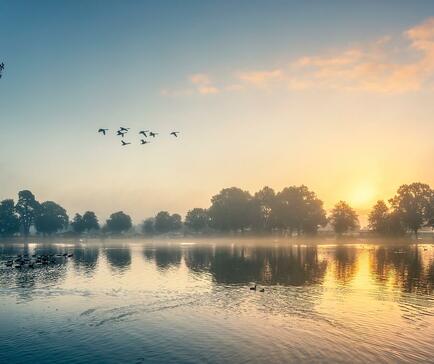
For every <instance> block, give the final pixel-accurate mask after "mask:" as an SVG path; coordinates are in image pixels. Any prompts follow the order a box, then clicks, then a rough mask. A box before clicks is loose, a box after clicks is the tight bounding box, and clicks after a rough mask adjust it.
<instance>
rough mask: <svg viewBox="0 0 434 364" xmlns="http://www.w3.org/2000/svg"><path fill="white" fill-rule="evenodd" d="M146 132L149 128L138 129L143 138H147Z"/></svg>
mask: <svg viewBox="0 0 434 364" xmlns="http://www.w3.org/2000/svg"><path fill="white" fill-rule="evenodd" d="M148 132H149V130H140V131H139V134H142V135H143V136H144V137H145V138H147V137H148V134H146V133H148Z"/></svg>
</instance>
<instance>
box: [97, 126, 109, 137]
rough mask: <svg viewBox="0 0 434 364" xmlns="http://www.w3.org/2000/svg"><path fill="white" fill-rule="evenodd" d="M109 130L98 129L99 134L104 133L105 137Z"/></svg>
mask: <svg viewBox="0 0 434 364" xmlns="http://www.w3.org/2000/svg"><path fill="white" fill-rule="evenodd" d="M107 130H108V129H103V128H101V129H98V133H103V135H105V133H106V132H107Z"/></svg>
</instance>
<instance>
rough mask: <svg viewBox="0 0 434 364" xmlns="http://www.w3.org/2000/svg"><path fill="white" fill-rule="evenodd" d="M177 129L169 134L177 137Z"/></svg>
mask: <svg viewBox="0 0 434 364" xmlns="http://www.w3.org/2000/svg"><path fill="white" fill-rule="evenodd" d="M178 134H179V131H172V132H171V133H170V135H173V136H174V137H175V138H178Z"/></svg>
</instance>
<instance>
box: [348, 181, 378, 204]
mask: <svg viewBox="0 0 434 364" xmlns="http://www.w3.org/2000/svg"><path fill="white" fill-rule="evenodd" d="M376 195H377V191H376V189H375V186H374V185H373V184H372V183H369V182H363V183H360V184H358V185H357V186H356V187H355V188H354V189H353V190H352V192H351V193H350V198H349V200H350V203H351V204H352V205H353V206H355V207H369V206H370V205H372V204H373V203H374V201H375V197H376Z"/></svg>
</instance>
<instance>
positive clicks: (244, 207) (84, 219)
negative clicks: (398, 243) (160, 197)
mask: <svg viewBox="0 0 434 364" xmlns="http://www.w3.org/2000/svg"><path fill="white" fill-rule="evenodd" d="M327 225H330V227H331V228H333V230H334V231H335V232H336V233H337V234H344V233H348V232H351V231H355V230H357V229H358V228H359V220H358V215H357V213H356V211H355V210H354V209H353V208H352V207H351V206H350V205H349V204H348V203H346V202H345V201H339V202H338V203H337V204H336V205H335V206H334V207H333V209H332V210H331V211H330V213H329V214H328V215H327V213H326V211H325V209H324V207H323V202H322V201H321V200H320V199H319V198H318V197H317V196H316V194H315V192H313V191H311V190H309V188H308V187H306V186H304V185H302V186H290V187H286V188H284V189H283V190H282V191H280V192H277V193H276V192H275V191H274V190H273V189H272V188H270V187H264V188H262V189H261V190H260V191H258V192H256V193H255V194H253V195H252V194H250V193H249V192H248V191H244V190H242V189H240V188H237V187H231V188H225V189H223V190H221V191H220V192H219V193H218V194H216V195H215V196H213V197H212V198H211V206H210V207H209V208H193V209H191V210H189V211H188V212H187V214H186V216H185V219H184V221H182V217H181V215H179V214H170V213H169V212H167V211H160V212H159V213H158V214H156V215H155V216H154V217H152V218H148V219H146V220H145V221H144V222H143V224H142V232H143V233H144V234H146V235H157V234H165V233H170V232H181V231H189V232H193V233H211V232H214V231H219V232H244V231H251V232H255V233H272V232H279V233H284V234H287V235H289V236H292V235H293V234H297V235H303V234H316V233H317V232H318V230H319V229H320V228H321V227H322V228H324V227H326V226H327ZM31 227H34V229H35V230H36V232H37V233H39V234H42V235H51V234H53V233H57V232H60V231H63V232H64V231H67V230H68V231H72V232H73V233H75V234H82V233H96V232H99V233H102V234H105V233H108V234H119V233H123V232H127V231H129V230H131V229H132V227H133V225H132V220H131V217H130V216H129V215H127V214H125V213H124V212H123V211H118V212H115V213H113V214H111V215H110V217H109V219H107V220H106V223H105V224H104V226H102V227H101V226H100V223H99V221H98V218H97V216H96V214H95V213H94V212H92V211H86V212H84V213H83V215H81V214H79V213H76V214H75V216H74V217H73V218H72V221H70V220H69V217H68V215H67V213H66V210H65V209H64V208H63V207H62V206H60V205H59V204H57V203H55V202H53V201H45V202H39V201H37V200H36V198H35V196H34V195H33V193H32V192H30V191H28V190H23V191H20V192H19V193H18V200H17V202H16V203H15V202H14V200H13V199H6V200H3V201H1V202H0V235H1V236H14V235H18V234H20V235H22V236H28V235H29V233H30V229H31ZM423 227H431V228H434V190H432V189H431V188H430V186H429V185H427V184H423V183H412V184H409V185H402V186H401V187H399V189H398V190H397V192H396V194H395V196H393V197H392V198H391V199H390V200H388V203H386V202H385V201H378V202H377V203H376V204H375V205H374V206H373V208H372V210H371V211H370V213H369V229H370V230H372V231H373V232H375V233H377V234H381V235H395V236H396V235H403V234H405V233H407V232H409V231H410V232H413V233H415V234H416V235H417V233H418V231H419V230H420V229H421V228H423Z"/></svg>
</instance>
